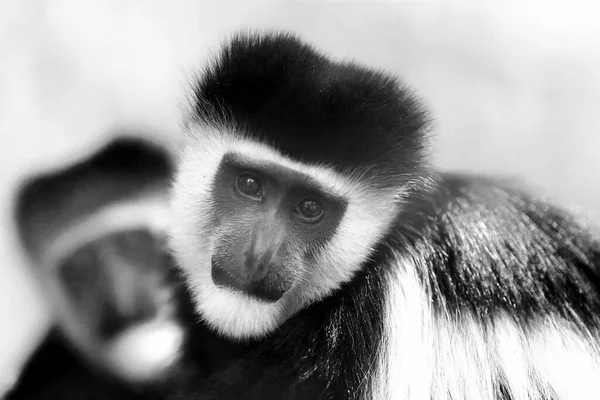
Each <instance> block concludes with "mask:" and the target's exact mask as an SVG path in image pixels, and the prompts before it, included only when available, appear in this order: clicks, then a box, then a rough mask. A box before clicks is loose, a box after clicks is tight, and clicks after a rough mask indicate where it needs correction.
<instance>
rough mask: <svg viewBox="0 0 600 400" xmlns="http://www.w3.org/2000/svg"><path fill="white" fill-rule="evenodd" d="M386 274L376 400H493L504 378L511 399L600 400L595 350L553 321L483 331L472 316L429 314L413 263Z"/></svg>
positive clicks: (504, 321) (587, 338) (599, 352)
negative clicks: (553, 395)
mask: <svg viewBox="0 0 600 400" xmlns="http://www.w3.org/2000/svg"><path fill="white" fill-rule="evenodd" d="M395 263H396V264H397V265H396V267H397V268H393V269H392V272H391V273H390V276H389V277H388V278H389V287H388V288H387V295H386V301H387V305H386V320H385V334H384V336H383V339H384V340H383V345H382V347H381V348H380V349H379V355H378V358H379V364H378V367H377V368H376V370H375V371H374V372H375V373H374V380H373V386H372V388H371V390H372V393H373V396H372V399H376V400H387V399H390V400H396V399H410V400H413V399H415V400H430V399H436V400H445V399H448V400H449V399H461V400H494V399H496V398H497V397H496V393H497V392H496V390H497V388H496V382H498V379H499V377H500V376H504V377H505V384H506V385H507V387H508V388H509V390H510V392H511V394H512V396H513V398H514V400H535V399H542V395H543V394H544V393H546V394H548V393H556V394H557V395H558V399H561V400H578V399H600V346H599V338H598V335H597V332H596V333H593V332H587V333H583V334H582V333H581V332H578V331H576V330H575V329H574V328H573V327H571V326H568V325H567V324H566V323H562V322H560V321H558V320H554V319H541V320H539V321H538V322H537V324H535V326H534V327H533V328H532V329H533V331H529V332H525V331H524V330H523V328H521V327H520V326H519V325H518V324H517V323H516V322H515V321H514V320H513V319H511V318H510V317H509V316H508V315H500V316H497V317H496V318H494V319H493V320H492V321H491V322H489V323H486V325H485V326H484V325H482V324H481V322H480V321H479V320H478V319H477V316H476V315H472V314H470V313H468V312H465V313H463V314H461V315H459V317H458V318H456V317H451V316H449V315H442V316H435V315H434V313H433V310H432V309H431V308H430V306H429V299H430V297H429V295H428V288H426V287H424V286H423V285H422V284H421V283H420V281H419V279H418V278H417V275H416V271H417V266H416V265H415V264H414V263H413V261H412V260H410V259H408V258H402V257H400V256H398V258H397V260H396V261H395Z"/></svg>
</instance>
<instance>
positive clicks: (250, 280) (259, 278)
mask: <svg viewBox="0 0 600 400" xmlns="http://www.w3.org/2000/svg"><path fill="white" fill-rule="evenodd" d="M270 268H271V266H270V264H268V263H259V264H255V265H253V266H252V267H251V269H246V271H245V272H246V273H244V274H243V275H245V276H244V277H243V278H242V277H236V276H233V274H232V273H230V272H228V271H227V270H226V269H225V268H223V267H222V266H221V265H220V264H219V263H218V262H215V261H213V262H212V269H211V277H212V280H213V282H214V284H215V285H217V286H220V287H226V288H231V289H234V290H237V291H240V292H244V293H247V294H249V295H251V296H253V297H256V298H258V299H261V300H264V301H267V302H275V301H277V300H279V299H280V298H281V297H282V296H283V295H284V294H285V292H286V291H287V289H282V288H279V287H274V286H273V285H269V284H268V283H267V282H266V280H265V278H266V276H267V274H268V271H269V270H270Z"/></svg>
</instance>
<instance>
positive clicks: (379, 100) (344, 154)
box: [194, 33, 427, 185]
mask: <svg viewBox="0 0 600 400" xmlns="http://www.w3.org/2000/svg"><path fill="white" fill-rule="evenodd" d="M194 93H195V106H194V111H195V114H194V118H196V119H197V120H201V121H203V122H204V123H208V124H210V125H213V126H215V127H216V128H218V129H223V128H225V127H227V126H229V124H231V123H233V125H234V126H235V127H236V129H238V130H240V131H241V133H243V134H245V135H248V136H250V137H251V138H252V139H254V140H257V141H260V142H263V143H266V144H268V145H271V146H274V147H275V148H278V149H279V150H280V151H282V152H283V153H284V154H285V155H287V156H289V157H291V158H293V159H296V160H299V161H303V162H308V163H315V162H316V163H327V164H329V165H330V166H332V167H333V168H336V169H338V170H340V171H347V170H348V169H356V168H359V169H363V170H365V171H366V172H369V173H370V176H371V178H373V179H374V180H373V183H374V184H381V183H382V184H384V185H386V184H398V183H400V182H403V181H404V180H405V175H406V174H408V173H409V172H412V171H413V169H414V168H416V167H417V166H419V165H420V161H421V159H420V155H421V151H422V149H423V144H424V130H425V129H426V125H427V123H426V118H425V113H424V110H423V109H422V108H421V107H420V106H419V104H418V102H417V101H416V99H415V98H414V97H413V96H412V95H411V94H410V92H409V91H408V90H407V89H406V88H405V87H404V86H403V85H402V84H400V82H399V81H398V80H397V79H396V78H395V77H393V76H391V75H388V74H385V73H383V72H376V71H373V70H371V69H366V68H364V67H361V66H359V65H357V64H354V63H347V62H335V61H332V60H330V59H329V58H327V57H325V56H324V55H322V54H321V53H318V52H317V51H316V50H314V49H313V48H312V47H311V46H309V45H307V44H305V43H303V42H302V41H301V40H300V39H298V38H297V37H295V36H293V35H290V34H283V33H280V34H264V35H238V36H235V37H234V38H233V40H231V42H230V43H229V44H227V45H226V46H225V47H224V48H223V50H222V51H221V53H220V54H219V56H218V59H217V60H216V62H215V63H214V65H212V66H211V67H209V68H207V69H206V71H205V72H204V74H203V75H202V77H201V78H200V79H199V81H198V83H197V84H196V85H195V91H194Z"/></svg>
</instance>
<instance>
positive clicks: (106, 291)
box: [15, 137, 185, 398]
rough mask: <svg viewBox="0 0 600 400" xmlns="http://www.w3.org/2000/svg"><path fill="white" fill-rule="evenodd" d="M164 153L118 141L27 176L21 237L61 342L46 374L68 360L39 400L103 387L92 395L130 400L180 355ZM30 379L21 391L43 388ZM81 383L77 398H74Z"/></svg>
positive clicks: (20, 207)
mask: <svg viewBox="0 0 600 400" xmlns="http://www.w3.org/2000/svg"><path fill="white" fill-rule="evenodd" d="M163 153H164V152H163V151H162V150H161V149H159V148H158V147H156V146H154V145H151V144H150V143H147V142H146V141H143V140H141V139H134V138H128V137H125V138H122V137H120V138H118V139H116V140H114V141H111V142H110V143H109V144H107V145H106V146H104V147H102V148H101V149H100V150H99V151H97V152H95V153H94V154H92V156H91V157H88V158H86V159H85V160H83V161H81V162H78V163H76V164H75V165H69V166H67V167H65V168H63V169H61V170H58V171H53V172H51V173H47V174H41V175H39V176H35V177H32V178H31V179H29V180H28V181H27V182H25V183H24V184H23V185H22V187H21V189H20V190H19V192H18V194H17V200H16V202H15V203H16V204H17V206H16V212H15V214H16V221H17V222H16V224H17V227H18V231H19V236H20V238H21V242H22V243H23V247H24V248H25V249H26V251H27V254H29V255H30V256H31V260H32V264H33V265H34V266H35V268H34V272H35V273H36V276H38V277H39V278H40V282H41V286H42V287H43V288H44V289H45V293H46V294H47V297H48V300H49V303H50V306H51V307H50V308H51V309H52V311H53V312H54V314H55V316H56V318H55V319H56V325H57V327H56V328H57V332H58V333H57V334H56V335H60V337H61V339H62V342H63V343H64V345H62V350H63V351H60V350H57V348H59V349H60V345H58V344H56V342H59V343H60V341H59V340H54V341H49V343H50V344H48V345H47V346H45V347H46V348H48V349H53V350H46V351H45V352H44V354H47V356H46V358H47V359H48V364H50V365H52V368H53V369H54V368H56V366H57V365H61V362H62V360H59V358H61V357H67V359H68V357H69V356H70V355H72V358H75V360H72V362H71V363H66V364H62V365H65V366H64V368H60V367H59V370H61V372H60V373H61V374H63V376H65V377H66V378H63V379H62V380H61V379H54V381H56V382H50V384H49V385H48V388H46V387H43V388H42V390H39V393H41V394H42V397H44V396H50V395H49V393H53V395H52V396H50V397H60V398H73V397H80V396H81V395H85V396H90V395H92V394H93V395H94V396H98V388H107V387H109V386H110V390H108V389H106V390H105V389H101V390H100V392H102V390H105V391H106V397H108V398H137V397H138V396H137V392H140V391H141V390H142V389H144V392H147V391H150V388H152V386H153V385H155V384H156V383H157V382H160V380H162V379H166V377H167V376H168V374H169V371H170V370H171V368H173V367H174V366H175V365H176V364H177V362H178V360H179V358H180V352H181V351H182V346H183V342H184V338H185V329H184V327H183V326H182V324H181V321H180V320H179V310H178V306H177V304H178V303H177V297H178V296H179V294H178V283H177V279H176V277H175V270H174V268H173V265H172V260H171V257H170V255H169V252H168V250H167V249H166V229H167V225H168V214H167V211H168V209H167V198H166V193H167V189H168V184H169V178H170V169H171V165H170V160H169V159H168V157H167V155H166V154H163ZM70 353H72V354H70ZM42 363H43V362H42V361H40V362H38V363H36V365H41V364H42ZM81 370H83V371H85V374H84V375H83V378H82V373H81V372H80V371H81ZM45 374H46V372H45V371H44V370H42V372H40V373H38V374H37V375H45ZM53 374H57V373H56V372H53ZM53 376H56V375H53ZM101 376H102V378H104V379H101ZM59 377H60V375H59ZM32 379H33V378H31V379H28V380H27V382H30V383H29V384H28V385H29V386H31V387H38V386H43V385H40V384H39V383H38V382H35V380H33V381H32ZM81 379H83V381H84V382H85V384H82V385H80V386H78V387H80V389H78V390H83V393H82V392H74V390H75V389H74V386H77V385H78V381H79V380H81ZM57 382H58V383H57ZM60 384H63V386H64V387H60ZM113 386H114V388H113ZM25 389H28V388H25ZM29 389H30V388H29ZM88 389H89V391H88ZM36 390H37V389H36ZM136 391H137V392H136ZM22 392H23V391H21V393H22ZM92 392H93V393H92ZM15 398H16V397H15ZM21 398H23V396H21Z"/></svg>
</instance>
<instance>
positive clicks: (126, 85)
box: [0, 0, 600, 393]
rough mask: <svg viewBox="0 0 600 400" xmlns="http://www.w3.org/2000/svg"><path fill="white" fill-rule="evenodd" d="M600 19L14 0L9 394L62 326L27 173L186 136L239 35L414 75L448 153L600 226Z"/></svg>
mask: <svg viewBox="0 0 600 400" xmlns="http://www.w3.org/2000/svg"><path fill="white" fill-rule="evenodd" d="M599 20H600V3H598V2H595V1H594V0H590V1H583V0H569V1H566V0H565V1H562V2H556V1H555V2H553V1H541V0H540V1H538V0H530V1H496V2H483V1H479V0H464V1H459V0H451V1H442V0H423V1H394V2H392V1H373V2H366V1H363V2H358V1H356V2H342V1H314V2H311V1H303V2H296V1H285V0H281V1H247V0H246V1H244V0H239V1H214V2H210V1H201V0H195V1H192V0H179V1H176V2H175V1H168V0H118V1H117V0H87V1H85V2H82V1H77V0H52V1H41V0H30V1H26V2H25V1H3V2H0V138H1V139H2V145H1V146H0V165H1V169H0V187H1V188H2V189H1V190H0V196H1V198H0V259H1V260H2V262H1V263H0V319H1V320H2V329H1V331H0V393H1V391H2V390H1V389H2V384H6V382H8V381H10V379H12V378H11V374H12V373H16V370H18V368H19V366H20V365H22V363H23V362H24V360H25V359H26V357H27V355H28V354H29V353H30V351H31V348H32V346H34V345H35V343H37V341H39V339H40V337H42V335H43V334H44V332H45V331H46V329H47V327H48V324H49V318H48V317H47V315H48V314H47V308H46V306H45V304H44V302H43V301H42V299H41V296H40V295H39V294H38V291H37V287H36V285H35V284H34V283H33V281H32V279H31V276H30V273H29V271H28V269H27V265H26V262H25V258H24V256H23V254H22V253H21V250H20V248H19V246H18V245H17V242H16V238H15V235H14V230H13V229H14V227H13V222H12V219H11V217H12V216H11V210H12V207H13V203H12V202H13V197H14V195H15V190H16V188H17V185H18V184H19V183H20V182H21V181H22V180H23V179H25V177H27V176H29V175H30V174H32V173H36V172H39V171H42V170H47V169H53V168H58V167H60V166H63V165H64V164H67V163H69V162H72V161H73V160H76V159H78V158H81V157H84V156H85V155H86V154H89V153H90V152H91V151H93V150H95V149H96V148H97V146H98V145H99V144H100V143H103V142H105V141H106V140H107V139H108V138H110V137H111V136H114V135H118V134H121V133H123V132H135V133H136V134H141V135H145V136H148V137H150V138H153V139H154V140H157V141H159V142H161V143H164V144H165V146H167V147H172V146H175V144H176V141H177V138H178V124H179V121H180V117H181V105H182V104H183V103H184V102H185V94H186V89H187V86H186V82H188V81H189V79H190V76H191V74H192V73H193V72H194V70H196V69H198V68H199V67H200V66H202V64H203V63H204V62H205V61H206V60H207V58H208V57H210V52H211V51H214V50H215V49H216V48H217V46H218V44H219V42H220V41H221V40H223V39H224V38H226V37H227V35H229V34H231V33H232V32H235V31H236V30H239V29H245V28H255V29H265V28H278V29H286V30H288V29H289V30H295V31H297V32H299V33H300V34H302V35H303V36H304V37H305V38H306V39H308V40H309V41H311V42H313V43H314V44H316V45H317V46H318V47H319V48H321V49H322V50H324V51H326V52H327V53H329V54H331V55H332V56H334V57H336V58H342V59H354V60H357V61H360V62H365V63H368V64H369V65H371V66H374V67H379V68H385V69H387V70H389V71H391V72H394V73H397V74H399V75H401V76H402V77H403V78H404V80H405V81H406V82H407V83H408V84H409V85H411V86H412V87H413V88H415V89H416V90H417V93H418V94H419V95H420V96H421V97H422V98H423V99H424V100H425V101H426V103H427V104H428V105H429V107H430V109H431V110H432V113H433V116H434V117H435V125H434V126H435V134H436V136H435V140H434V142H433V150H434V152H433V161H434V163H435V164H437V165H438V166H439V167H441V168H443V169H453V170H463V171H473V172H478V173H494V174H499V175H503V176H509V177H514V178H515V179H520V180H523V181H525V182H528V183H529V184H531V185H532V186H533V187H535V188H536V190H539V191H540V192H541V193H545V194H547V195H549V196H552V197H554V198H555V199H556V201H558V202H560V203H562V204H563V205H565V206H569V207H573V209H577V210H581V211H583V213H584V214H586V215H587V216H588V217H589V219H590V221H591V222H596V221H597V220H598V219H600V180H599V179H598V176H599V171H600V156H599V155H598V152H599V150H600V149H599V146H600V24H598V21H599ZM11 371H12V372H11Z"/></svg>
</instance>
